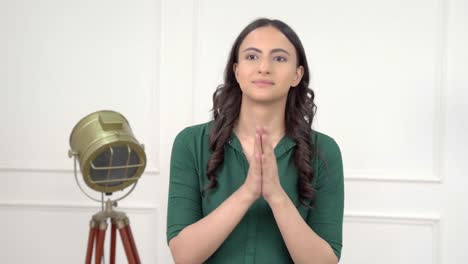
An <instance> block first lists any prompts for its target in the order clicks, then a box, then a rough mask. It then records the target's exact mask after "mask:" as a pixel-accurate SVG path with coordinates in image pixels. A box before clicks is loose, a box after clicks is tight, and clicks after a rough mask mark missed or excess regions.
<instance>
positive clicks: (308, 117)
mask: <svg viewBox="0 0 468 264" xmlns="http://www.w3.org/2000/svg"><path fill="white" fill-rule="evenodd" d="M267 26H271V27H274V28H276V29H278V30H279V31H280V32H282V33H283V34H284V36H286V38H288V40H289V41H290V42H291V43H292V44H293V46H294V48H295V49H296V54H297V67H299V66H301V65H302V67H304V75H303V76H302V80H301V82H300V83H299V84H298V85H297V86H296V87H292V88H291V89H289V93H288V97H287V102H286V109H285V128H286V131H285V133H286V135H287V136H288V137H289V138H291V139H292V140H294V141H295V142H296V146H295V149H294V164H295V166H296V169H297V171H298V175H299V177H298V182H297V188H298V193H299V200H300V203H301V204H303V205H305V206H307V207H310V206H308V205H307V204H306V203H305V201H306V199H311V200H312V201H314V200H315V190H314V189H313V188H312V186H311V182H312V178H313V176H314V173H313V170H312V165H311V161H312V158H313V155H315V154H316V153H315V152H316V151H315V146H314V145H313V144H312V142H311V136H310V135H311V130H312V128H311V126H312V121H313V119H314V116H315V112H316V110H317V106H316V105H315V103H314V97H315V95H314V92H313V90H312V89H310V88H309V67H308V65H307V59H306V55H305V51H304V47H303V46H302V43H301V41H300V39H299V37H298V36H297V34H296V33H295V32H294V31H293V30H292V29H291V27H289V26H288V25H287V24H286V23H284V22H282V21H280V20H271V19H266V18H260V19H257V20H255V21H253V22H251V23H250V24H249V25H247V27H245V28H244V30H242V32H241V33H240V35H239V36H238V37H237V39H236V40H235V42H234V44H233V46H232V49H231V52H230V55H229V59H228V62H227V64H226V68H225V70H224V84H222V85H219V86H218V87H217V89H216V91H215V92H214V94H213V109H212V112H213V119H214V120H213V123H212V126H211V130H210V135H209V143H210V148H211V151H212V156H211V158H210V160H209V161H208V165H207V173H206V174H207V177H208V179H209V180H210V184H209V186H208V187H207V188H206V189H205V191H206V190H209V189H213V188H215V187H216V186H217V184H218V181H217V179H216V171H217V169H218V167H219V166H220V165H221V164H222V163H223V161H224V144H225V143H226V142H228V141H229V139H230V137H231V134H232V131H233V128H234V125H235V123H236V121H237V119H238V118H239V114H240V108H241V101H242V91H241V89H240V87H239V83H238V82H237V80H236V77H235V73H234V69H233V65H234V63H237V62H238V55H239V47H240V45H241V44H242V42H243V41H244V39H245V37H246V36H247V35H248V34H249V33H250V32H252V31H253V30H255V29H257V28H260V27H267Z"/></svg>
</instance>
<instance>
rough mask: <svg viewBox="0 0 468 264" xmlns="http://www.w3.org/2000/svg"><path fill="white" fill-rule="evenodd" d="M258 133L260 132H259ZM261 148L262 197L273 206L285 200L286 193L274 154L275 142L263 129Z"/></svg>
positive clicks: (261, 130)
mask: <svg viewBox="0 0 468 264" xmlns="http://www.w3.org/2000/svg"><path fill="white" fill-rule="evenodd" d="M257 133H258V131H257ZM260 135H261V137H260V138H261V146H262V150H263V154H262V156H261V166H262V196H263V198H265V200H266V201H267V202H268V204H270V205H271V203H272V202H276V201H279V200H280V199H282V198H284V197H285V196H284V195H285V192H284V190H283V187H281V183H280V180H279V176H278V166H277V164H276V156H275V152H274V146H273V142H272V141H271V138H270V135H269V133H268V132H267V131H266V130H264V129H263V128H262V129H260Z"/></svg>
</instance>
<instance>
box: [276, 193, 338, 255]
mask: <svg viewBox="0 0 468 264" xmlns="http://www.w3.org/2000/svg"><path fill="white" fill-rule="evenodd" d="M270 207H271V209H272V211H273V215H274V217H275V220H276V223H277V224H278V228H279V230H280V232H281V235H282V237H283V240H284V242H285V243H286V247H287V248H288V251H289V254H290V255H291V257H292V259H293V260H294V263H296V264H302V263H317V264H321V263H323V264H325V263H330V264H331V263H333V264H336V263H338V258H337V257H336V256H335V253H334V252H333V250H332V248H331V247H330V245H329V244H328V243H327V242H326V241H325V240H323V239H322V238H321V237H320V236H318V235H317V234H316V233H315V232H314V231H313V230H312V229H311V228H310V227H309V226H308V225H307V223H306V222H305V221H304V219H302V217H301V215H300V214H299V212H298V211H297V209H296V207H295V206H294V204H293V202H292V201H291V199H289V197H288V195H287V194H286V193H284V195H282V197H281V198H279V199H276V200H274V201H271V202H270Z"/></svg>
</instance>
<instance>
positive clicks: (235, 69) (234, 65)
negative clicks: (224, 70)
mask: <svg viewBox="0 0 468 264" xmlns="http://www.w3.org/2000/svg"><path fill="white" fill-rule="evenodd" d="M232 70H233V71H234V75H235V76H236V80H237V72H238V68H237V63H234V64H233V65H232Z"/></svg>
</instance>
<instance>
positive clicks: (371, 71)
mask: <svg viewBox="0 0 468 264" xmlns="http://www.w3.org/2000/svg"><path fill="white" fill-rule="evenodd" d="M260 16H266V17H273V18H279V19H282V20H284V21H285V22H287V23H288V24H290V25H291V26H292V27H293V28H294V29H295V31H296V32H297V33H298V34H299V36H300V37H301V39H302V41H303V44H304V46H305V49H306V52H307V54H308V60H309V63H310V68H311V71H312V78H313V82H312V88H314V90H315V91H316V96H317V97H316V98H317V101H316V103H317V104H318V106H319V108H318V109H319V110H318V115H317V123H316V124H315V125H314V126H315V128H316V129H318V130H320V131H322V132H325V133H327V134H329V135H331V136H332V137H334V138H335V139H336V140H337V141H338V143H339V144H340V146H341V149H342V152H343V158H344V165H345V178H346V182H345V184H346V204H345V207H346V208H345V225H344V226H345V230H344V247H343V253H342V262H341V263H346V264H352V263H356V264H358V263H359V264H361V263H384V264H385V263H424V264H426V263H434V264H435V263H460V262H461V261H462V260H463V259H466V258H468V253H467V251H466V250H465V249H464V247H465V245H466V244H467V242H468V239H467V237H468V227H466V225H465V223H466V222H467V220H468V210H467V209H468V208H467V207H468V206H467V204H466V202H464V200H466V198H467V195H466V191H465V188H466V186H468V178H466V177H465V176H466V175H465V174H466V173H467V172H468V165H467V162H465V161H464V160H463V159H464V158H465V157H466V156H468V155H467V154H468V151H467V150H466V146H468V139H467V137H466V135H467V134H468V133H467V132H468V125H467V124H466V123H465V122H464V121H465V119H466V118H465V115H466V114H468V103H467V102H468V75H467V71H466V69H467V68H468V65H467V64H468V63H467V61H468V51H466V48H465V47H466V46H468V3H467V1H463V0H454V1H448V0H430V1H422V0H406V1H402V0H401V1H390V0H379V1H369V0H356V1H343V0H341V1H339V0H334V1H306V0H303V1H288V2H284V1H271V0H270V1H266V0H262V1H255V2H251V1H247V0H239V1H235V2H224V1H223V2H221V1H207V0H195V1H191V0H175V1H169V0H163V1H149V0H145V1H58V0H47V1H41V2H38V1H32V0H21V1H0V29H1V32H4V33H2V35H1V37H0V61H1V63H0V89H1V91H2V93H1V94H2V96H1V98H2V99H3V100H2V104H1V106H0V107H1V108H0V110H2V111H1V113H2V114H1V115H0V116H1V123H2V124H4V126H3V129H2V130H0V131H1V132H0V133H1V134H0V138H1V139H2V140H0V142H1V143H0V144H1V146H0V178H1V179H4V182H6V184H3V185H2V186H1V187H0V224H3V225H2V226H4V227H5V226H6V227H7V228H6V235H3V236H2V238H1V239H0V248H1V250H0V256H2V258H3V259H6V261H5V263H31V262H40V263H63V259H71V261H67V263H81V262H82V261H83V258H84V254H85V244H86V239H87V231H88V221H89V219H90V217H91V215H92V214H93V213H95V212H97V211H98V210H99V209H98V204H95V203H93V202H91V201H88V200H87V199H86V198H85V197H84V195H82V194H81V193H80V192H79V190H78V188H77V187H76V186H75V183H74V179H73V173H72V165H73V164H72V161H71V160H70V159H68V157H67V155H66V154H67V150H68V148H69V146H68V136H69V133H70V131H71V129H72V128H73V126H74V124H75V123H76V122H77V121H78V120H79V119H80V118H81V117H82V116H84V115H86V114H88V113H90V112H93V111H95V110H100V109H114V110H117V111H120V112H121V113H122V114H124V115H125V116H126V117H127V119H128V120H129V121H130V125H131V126H132V128H133V131H134V133H135V135H136V136H137V138H138V139H139V140H140V141H141V142H142V143H144V144H145V146H146V149H147V151H148V157H149V164H148V168H147V172H146V173H145V174H144V176H143V178H142V180H141V183H139V184H138V186H137V188H136V191H135V193H133V194H132V195H131V196H130V197H129V198H128V199H125V200H124V201H122V202H121V205H122V208H123V209H124V210H125V211H126V212H127V213H128V215H129V217H130V219H131V221H132V228H133V231H134V234H135V238H136V240H137V244H138V249H139V252H140V255H141V258H142V261H143V262H144V263H154V262H157V263H172V260H171V258H170V253H169V250H168V248H167V246H166V242H165V221H166V219H165V217H166V210H167V208H166V196H167V182H168V173H169V171H168V166H169V158H170V149H171V146H172V141H173V139H174V137H175V135H176V133H177V132H178V131H179V130H180V129H182V128H183V127H185V126H188V125H191V124H195V123H199V122H203V121H205V120H208V119H209V117H210V115H209V109H210V107H211V95H212V93H213V91H214V89H215V87H216V86H217V84H219V83H220V81H221V79H222V71H223V69H224V63H225V62H226V60H227V55H228V52H229V49H230V46H231V44H232V43H233V41H234V39H235V37H236V36H237V34H238V33H239V32H240V30H241V29H242V28H243V27H244V26H245V25H247V24H248V23H249V22H250V21H251V20H252V19H254V18H256V17H260ZM5 224H6V225H5ZM23 249H27V251H26V253H25V252H24V251H23ZM57 249H58V250H57ZM119 250H120V251H119V253H120V257H122V255H123V251H122V250H121V249H119Z"/></svg>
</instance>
